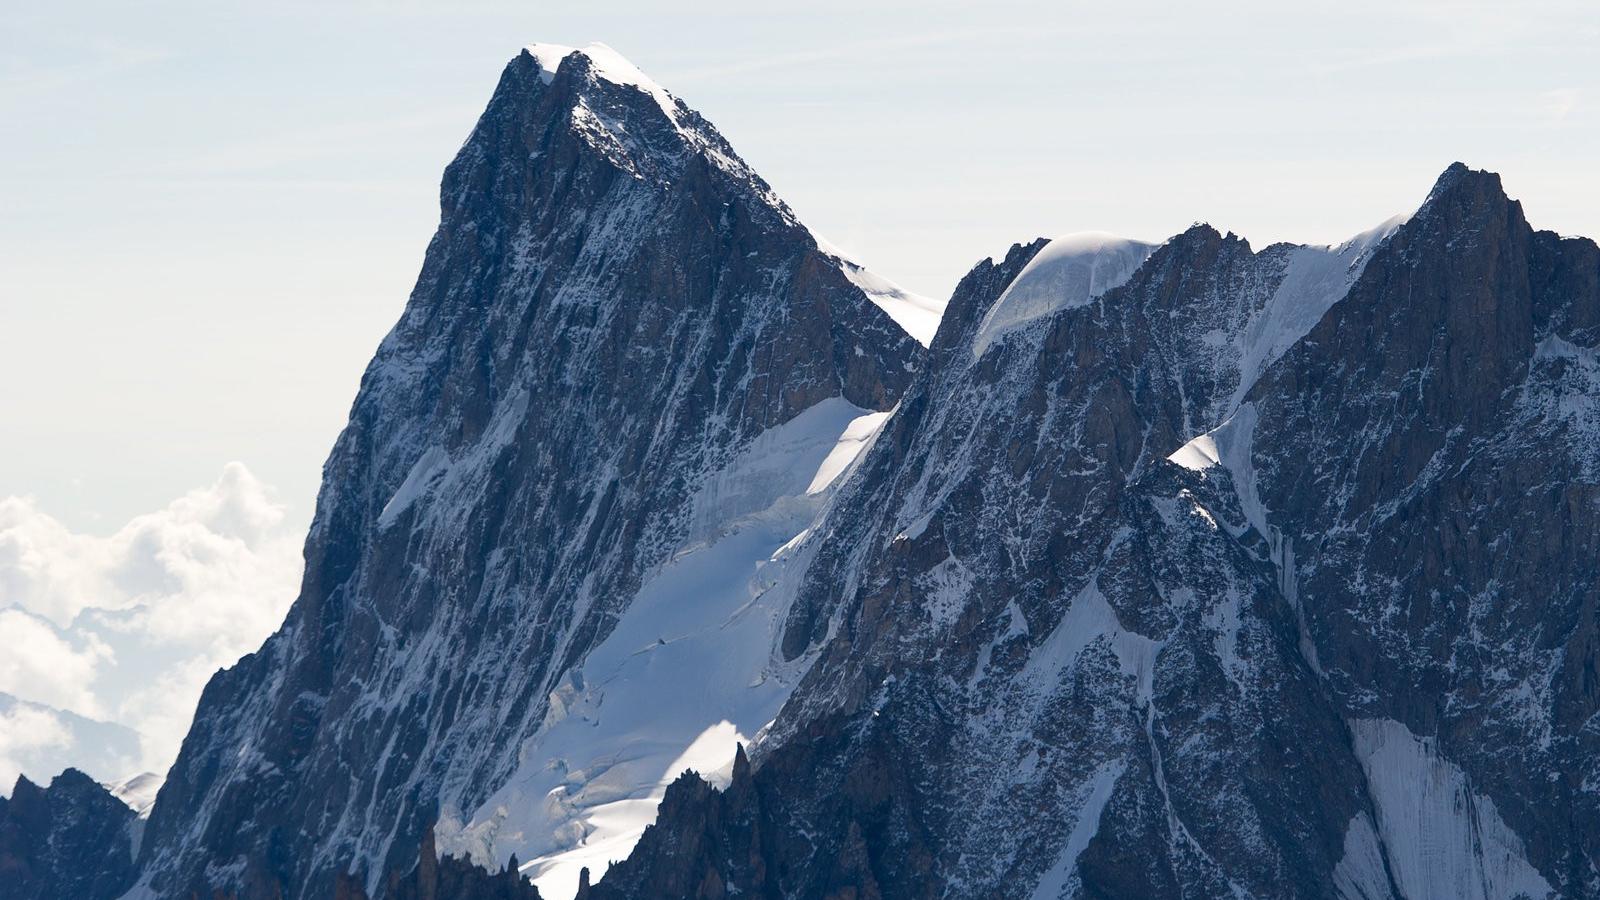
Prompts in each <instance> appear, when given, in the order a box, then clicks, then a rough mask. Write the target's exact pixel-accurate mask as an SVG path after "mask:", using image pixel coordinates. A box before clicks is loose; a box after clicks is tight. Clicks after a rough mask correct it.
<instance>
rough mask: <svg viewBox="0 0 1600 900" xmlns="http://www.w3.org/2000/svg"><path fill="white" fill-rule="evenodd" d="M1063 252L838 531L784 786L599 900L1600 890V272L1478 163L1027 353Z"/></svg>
mask: <svg viewBox="0 0 1600 900" xmlns="http://www.w3.org/2000/svg"><path fill="white" fill-rule="evenodd" d="M1048 249H1049V245H1048V244H1045V245H1043V249H1041V245H1040V244H1037V243H1036V244H1034V245H1030V246H1027V247H1021V246H1019V247H1016V248H1013V250H1012V252H1011V253H1010V255H1009V256H1008V257H1007V258H1006V259H1005V260H1004V261H1002V262H999V263H994V262H985V263H984V264H982V265H980V266H979V267H978V268H977V269H976V270H974V271H973V273H972V274H971V275H969V276H968V278H967V279H966V281H964V282H963V284H962V287H961V288H960V289H959V290H958V291H957V293H956V296H955V298H954V299H953V300H952V302H951V304H950V307H949V310H948V312H947V314H946V317H945V322H944V324H943V325H942V326H941V328H940V330H939V334H938V337H937V338H936V339H935V341H934V343H933V347H932V351H931V359H930V362H929V365H928V367H927V370H926V372H925V373H924V377H922V378H920V379H919V380H918V381H917V382H916V383H915V384H914V385H913V386H912V387H911V389H910V390H909V391H908V392H907V395H906V397H905V398H904V399H903V400H902V401H901V405H900V407H899V409H898V411H897V412H896V414H895V416H894V417H893V418H892V419H891V421H890V422H889V424H888V425H887V426H886V427H885V430H884V432H883V433H882V434H881V435H880V436H879V438H878V441H877V443H876V445H875V446H874V447H873V449H872V450H871V451H869V454H868V455H867V456H866V458H865V459H864V460H863V461H862V463H861V468H860V470H859V474H858V475H857V477H856V478H855V479H853V480H852V482H851V483H850V485H849V486H848V487H847V488H846V489H845V491H844V493H843V495H842V496H841V499H840V500H839V503H838V506H837V508H836V509H835V511H834V513H833V514H832V515H831V516H830V518H829V523H828V524H829V530H828V532H827V533H825V534H821V535H818V536H817V537H816V538H814V540H815V541H817V542H819V543H820V545H821V546H820V548H819V549H818V550H817V551H816V554H817V556H816V558H817V560H818V563H817V564H816V565H814V566H813V567H812V569H811V570H810V571H809V572H808V573H807V574H806V576H805V579H804V582H805V583H804V585H803V587H802V588H801V590H800V591H799V593H798V598H797V602H796V603H795V605H794V606H793V607H792V608H791V611H790V614H789V617H788V622H787V628H786V632H785V636H784V640H783V645H782V646H783V648H784V650H785V652H786V653H789V654H793V653H795V652H797V651H798V650H799V649H800V648H802V647H807V646H809V645H810V644H812V643H813V642H821V643H822V644H823V646H824V648H825V649H823V650H822V652H821V653H820V655H819V659H818V662H817V663H816V664H815V665H813V666H812V667H811V668H810V669H809V671H808V672H807V675H806V677H805V679H804V680H803V681H802V683H801V684H800V686H799V687H798V688H797V689H796V691H795V692H794V694H793V695H792V696H791V698H790V700H789V701H788V703H787V705H786V706H785V708H784V710H783V712H782V713H781V714H780V716H779V718H778V720H777V723H776V724H775V725H774V727H773V728H772V729H771V730H770V732H769V734H768V736H767V738H766V740H765V742H764V743H763V744H761V745H760V749H761V752H760V753H758V755H757V757H756V761H755V766H754V768H753V772H752V770H751V769H749V768H747V769H746V770H745V772H744V774H743V777H742V778H740V779H737V780H736V783H735V784H734V785H732V786H730V787H729V788H728V789H727V791H726V792H723V793H718V792H715V791H712V790H709V789H708V788H707V787H706V786H705V785H704V784H703V783H701V782H699V781H698V779H695V778H693V777H689V776H686V777H685V779H684V780H683V781H682V782H680V784H679V785H676V786H675V787H674V789H673V791H671V792H669V793H668V795H667V797H666V800H665V802H664V803H663V806H662V814H661V817H660V818H659V819H658V821H657V823H656V824H655V826H654V827H653V828H652V829H651V831H649V832H647V833H646V834H645V836H644V837H643V839H642V840H641V842H640V843H639V846H638V849H637V850H636V852H635V853H634V855H633V857H631V858H630V859H629V860H628V861H627V862H625V863H623V864H620V865H618V866H616V867H613V868H612V869H611V871H610V872H609V873H608V874H607V875H606V877H605V878H604V879H603V880H601V881H600V883H599V885H597V886H596V888H595V889H594V891H593V892H592V896H594V897H596V898H600V897H606V898H610V897H650V896H692V897H720V896H724V895H732V894H734V893H737V894H739V895H740V896H760V897H779V896H783V897H824V896H866V897H879V896H881V897H901V896H905V897H909V896H993V897H1030V896H1031V897H1213V896H1230V895H1231V896H1252V897H1302V896H1304V897H1326V896H1337V897H1342V898H1349V900H1355V898H1390V897H1393V898H1406V900H1421V898H1448V897H1458V898H1459V897H1474V898H1490V897H1498V898H1509V897H1519V896H1526V897H1546V896H1563V897H1592V896H1596V895H1600V876H1597V873H1596V870H1595V863H1594V860H1595V859H1596V857H1597V854H1600V828H1597V827H1596V826H1597V824H1600V823H1597V822H1596V819H1595V814H1596V812H1597V811H1600V804H1597V802H1596V799H1595V795H1594V793H1593V792H1592V791H1590V790H1589V789H1588V786H1589V785H1592V784H1593V783H1594V780H1593V776H1592V774H1591V772H1592V769H1593V766H1594V759H1595V758H1596V757H1595V750H1596V745H1595V741H1596V736H1595V732H1594V731H1593V729H1592V728H1591V727H1590V726H1589V724H1588V723H1589V722H1591V721H1592V717H1593V716H1594V714H1595V712H1596V711H1597V707H1596V703H1597V700H1600V697H1597V695H1596V688H1595V680H1594V677H1593V674H1592V673H1593V671H1594V664H1595V658H1596V652H1595V644H1594V640H1595V628H1596V599H1597V596H1600V595H1597V594H1596V591H1597V586H1596V581H1595V579H1594V571H1595V569H1594V562H1593V560H1594V559H1595V558H1596V557H1595V555H1594V550H1595V540H1596V537H1597V535H1600V503H1597V502H1596V500H1597V499H1600V493H1597V491H1600V488H1597V486H1596V483H1595V478H1594V473H1595V471H1596V469H1595V463H1596V460H1597V457H1596V455H1595V454H1596V452H1597V451H1596V443H1595V440H1594V438H1595V436H1596V434H1597V430H1596V429H1597V427H1600V413H1597V410H1600V407H1597V406H1596V405H1595V397H1596V388H1597V387H1600V383H1597V382H1596V381H1595V380H1594V379H1595V372H1596V371H1597V370H1596V369H1595V365H1596V352H1597V351H1596V345H1597V344H1600V252H1597V249H1596V247H1595V244H1594V243H1593V242H1590V241H1588V240H1583V239H1571V238H1568V239H1563V238H1560V237H1558V236H1556V235H1554V234H1551V233H1548V232H1536V231H1534V230H1533V229H1532V228H1530V227H1529V226H1528V224H1527V222H1526V221H1525V219H1524V218H1523V215H1522V211H1521V208H1520V206H1519V205H1518V204H1517V203H1515V202H1514V201H1511V200H1509V199H1507V198H1506V196H1505V194H1504V193H1503V191H1502V190H1501V186H1500V181H1499V178H1498V177H1497V176H1494V175H1491V174H1488V173H1484V172H1475V171H1471V170H1469V169H1467V168H1466V167H1465V166H1462V165H1460V164H1457V165H1454V166H1451V167H1450V168H1449V169H1448V170H1447V171H1446V172H1445V173H1444V175H1443V176H1442V177H1441V178H1440V179H1439V181H1438V183H1437V184H1436V185H1435V187H1434V189H1433V191H1432V192H1431V193H1430V195H1429V197H1428V199H1427V200H1426V202H1425V203H1424V204H1423V205H1422V207H1421V208H1420V209H1419V210H1418V211H1417V213H1416V214H1415V215H1413V216H1411V217H1409V219H1408V220H1404V221H1399V220H1396V221H1391V222H1389V223H1386V224H1385V225H1384V226H1380V228H1379V229H1378V230H1376V231H1375V232H1372V233H1369V234H1367V235H1363V236H1361V237H1358V238H1357V239H1355V240H1354V241H1352V242H1350V243H1349V244H1346V245H1343V246H1341V247H1333V248H1296V247H1289V246H1285V245H1277V246H1273V247H1268V248H1265V249H1264V250H1262V251H1260V252H1259V253H1257V252H1254V251H1252V250H1251V248H1250V247H1249V246H1248V245H1247V244H1246V243H1245V242H1244V241H1242V240H1240V239H1238V238H1236V237H1234V236H1232V235H1226V236H1224V235H1221V234H1218V233H1217V232H1216V231H1214V230H1212V229H1211V228H1209V227H1207V226H1196V227H1195V228H1193V229H1191V230H1189V231H1187V232H1185V233H1184V234H1181V235H1179V236H1177V237H1175V238H1173V239H1172V240H1170V241H1168V242H1167V243H1166V244H1164V245H1162V246H1161V247H1159V248H1157V249H1155V250H1154V251H1153V252H1152V253H1151V254H1150V255H1149V257H1148V259H1146V260H1145V261H1144V262H1143V263H1142V264H1141V265H1139V266H1138V268H1137V269H1136V270H1135V271H1134V272H1133V273H1132V274H1131V275H1130V276H1127V278H1126V281H1125V282H1123V283H1120V284H1108V286H1107V289H1106V290H1104V291H1103V292H1102V293H1099V294H1098V295H1093V294H1092V291H1089V292H1085V291H1079V292H1078V293H1077V294H1072V293H1070V292H1067V293H1065V294H1060V293H1058V296H1060V297H1061V299H1060V301H1059V302H1057V303H1055V304H1053V305H1050V309H1049V310H1048V311H1047V312H1045V313H1043V314H1041V315H1038V316H1035V317H1033V318H1029V319H1027V320H1026V322H1025V324H1023V325H1022V326H1020V327H1016V328H1012V329H1009V330H1007V331H1006V332H1005V333H1004V334H1003V335H1000V336H994V335H991V334H989V330H990V329H991V327H992V325H993V323H994V322H995V321H996V320H997V319H999V318H1001V316H999V315H997V312H999V311H1003V310H1005V309H1006V308H1007V307H1008V306H1009V305H1011V304H1013V303H1014V302H1015V299H1016V297H1017V294H1018V292H1019V291H1031V289H1032V286H1031V285H1030V284H1029V281H1030V275H1031V273H1033V272H1036V271H1037V270H1038V265H1037V263H1036V261H1038V260H1041V259H1046V254H1047V251H1048ZM1129 249H1130V248H1129V245H1127V244H1117V243H1102V244H1099V245H1096V246H1095V247H1093V248H1092V251H1093V252H1092V254H1091V258H1090V261H1095V260H1098V261H1099V262H1101V263H1105V264H1109V265H1110V267H1111V270H1112V271H1114V272H1117V273H1119V274H1118V275H1117V279H1120V278H1122V276H1121V274H1120V273H1121V272H1122V271H1124V270H1125V269H1126V265H1125V263H1124V259H1125V258H1126V255H1127V253H1128V252H1129ZM1141 252H1142V251H1141ZM1107 254H1114V255H1113V256H1112V257H1111V258H1109V259H1107V256H1106V255H1107ZM1063 255H1064V256H1069V257H1070V256H1074V255H1076V256H1079V257H1081V256H1082V254H1081V253H1078V252H1075V253H1069V254H1063ZM1117 279H1112V281H1116V280H1117ZM1077 283H1078V284H1080V286H1081V284H1082V283H1083V282H1082V281H1081V280H1080V281H1079V282H1077Z"/></svg>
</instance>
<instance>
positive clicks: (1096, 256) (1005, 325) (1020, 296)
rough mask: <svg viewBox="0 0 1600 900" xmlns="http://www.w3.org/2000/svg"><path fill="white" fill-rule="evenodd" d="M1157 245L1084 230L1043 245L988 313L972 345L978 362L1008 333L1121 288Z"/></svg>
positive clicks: (973, 354) (974, 357) (973, 356)
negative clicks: (990, 347)
mask: <svg viewBox="0 0 1600 900" xmlns="http://www.w3.org/2000/svg"><path fill="white" fill-rule="evenodd" d="M1156 247H1157V245H1156V244H1150V243H1146V242H1144V241H1135V240H1130V239H1128V238H1123V237H1118V236H1116V235H1114V234H1106V233H1105V232H1101V231H1086V232H1081V233H1078V234H1069V235H1066V236H1063V237H1059V238H1056V239H1055V240H1052V241H1051V242H1050V243H1048V244H1046V245H1045V246H1044V248H1043V249H1042V250H1040V251H1039V252H1038V253H1037V254H1035V255H1034V257H1033V259H1031V260H1029V261H1028V264H1027V265H1026V266H1024V267H1023V268H1022V271H1021V272H1019V273H1017V277H1016V279H1015V280H1013V281H1012V282H1011V285H1010V286H1009V287H1007V288H1006V289H1005V292H1004V293H1002V294H1001V295H1000V298H999V299H998V300H996V301H995V302H994V305H993V306H991V307H990V308H989V312H988V314H986V315H985V316H984V317H983V322H982V324H980V325H979V326H978V334H977V336H976V337H974V338H973V341H972V358H973V359H979V358H981V357H982V356H983V354H984V351H986V350H988V349H989V346H990V345H991V344H993V343H994V342H995V341H997V340H999V339H1000V338H1001V337H1002V336H1004V335H1005V334H1006V333H1007V332H1009V331H1011V330H1013V329H1015V328H1017V327H1018V326H1021V325H1024V324H1026V323H1028V322H1031V321H1033V320H1034V319H1038V318H1042V317H1044V316H1048V315H1050V314H1051V313H1054V312H1057V311H1059V310H1063V309H1071V308H1072V307H1074V306H1083V305H1084V304H1086V303H1088V302H1090V301H1091V300H1093V299H1095V298H1096V297H1098V296H1100V295H1101V294H1103V293H1105V292H1106V291H1109V290H1111V289H1112V288H1116V287H1120V286H1121V285H1122V284H1123V283H1125V282H1126V281H1127V280H1128V279H1129V278H1131V277H1132V276H1133V273H1134V272H1135V271H1137V270H1138V268H1139V267H1140V266H1141V265H1143V264H1144V261H1145V260H1146V259H1149V258H1150V254H1151V253H1153V252H1155V249H1156Z"/></svg>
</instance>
